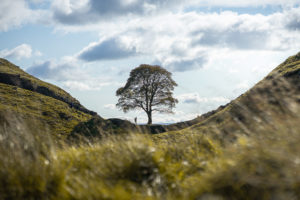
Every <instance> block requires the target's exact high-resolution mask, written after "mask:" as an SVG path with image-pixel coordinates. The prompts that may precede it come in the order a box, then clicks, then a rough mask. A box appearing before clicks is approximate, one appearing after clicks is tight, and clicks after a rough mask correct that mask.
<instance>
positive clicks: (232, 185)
mask: <svg viewBox="0 0 300 200" xmlns="http://www.w3.org/2000/svg"><path fill="white" fill-rule="evenodd" d="M298 55H299V54H298ZM298 55H297V56H294V57H291V58H289V59H288V61H286V62H285V64H282V65H280V66H279V67H278V68H276V69H275V70H274V71H273V72H271V73H270V75H268V76H267V77H266V78H265V79H264V80H262V81H261V82H260V83H258V84H257V85H256V86H255V87H254V88H252V89H251V90H249V91H248V92H246V93H245V94H244V95H241V96H240V97H239V98H237V99H236V100H234V101H232V102H231V103H230V104H229V105H228V106H226V107H225V108H223V109H220V110H218V111H217V112H213V113H211V114H210V115H208V116H207V117H205V118H204V119H203V120H204V121H201V122H200V123H197V124H195V125H193V126H192V127H190V128H186V129H183V130H180V131H173V132H167V133H163V134H157V135H146V134H137V133H135V134H120V135H103V137H102V140H100V141H98V142H96V143H94V144H89V145H84V144H82V145H80V144H77V146H65V147H64V148H59V149H57V148H55V145H53V144H52V142H51V139H49V138H50V137H48V136H47V134H43V133H37V134H32V132H30V131H23V132H20V131H19V132H17V131H16V132H9V131H7V130H6V129H5V128H4V129H3V130H4V131H2V133H1V134H0V199H128V200H130V199H149V200H150V199H163V200H174V199H175V200H176V199H184V200H185V199H199V200H240V199H246V200H256V199H260V200H269V199H274V200H286V199H291V200H294V199H295V200H296V199H300V145H299V142H300V134H299V133H300V124H299V122H300V116H299V115H300V108H299V107H300V106H299V104H300V101H299V99H300V98H299V94H300V93H299V90H300V86H299V83H300V75H299V69H300V66H299V65H298V64H297V62H298V61H299V58H297V57H299V56H298ZM99 120H102V118H99ZM0 121H1V120H0Z"/></svg>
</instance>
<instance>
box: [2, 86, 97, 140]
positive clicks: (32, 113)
mask: <svg viewBox="0 0 300 200" xmlns="http://www.w3.org/2000/svg"><path fill="white" fill-rule="evenodd" d="M0 94H1V96H0V116H3V117H4V118H6V119H7V121H11V120H12V119H13V118H20V119H18V121H21V123H22V124H24V122H26V124H29V125H30V126H31V127H32V128H31V130H30V131H34V132H37V131H40V132H48V133H51V134H52V136H54V137H55V138H61V139H64V138H65V137H66V136H67V135H68V134H69V133H70V132H71V131H72V130H73V128H74V127H75V126H76V125H77V124H78V123H80V122H83V121H87V120H88V119H90V118H91V116H90V115H88V114H85V113H83V112H80V111H78V110H76V109H75V108H70V106H69V105H68V104H66V103H64V102H62V101H59V100H56V99H53V98H51V97H48V96H44V95H41V94H39V93H35V92H32V91H29V90H25V89H22V88H18V87H14V86H10V85H6V84H2V83H0ZM11 123H12V124H11V126H12V128H14V127H15V124H13V123H14V122H11Z"/></svg>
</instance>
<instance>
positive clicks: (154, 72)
mask: <svg viewBox="0 0 300 200" xmlns="http://www.w3.org/2000/svg"><path fill="white" fill-rule="evenodd" d="M171 76H172V73H171V72H168V71H167V70H166V69H164V68H162V67H160V66H157V65H154V66H152V65H145V64H143V65H140V66H139V67H137V68H135V69H133V70H132V71H131V72H130V76H129V78H128V80H127V82H126V85H125V86H124V87H121V88H119V89H118V90H117V92H116V95H117V96H118V97H119V100H118V103H117V104H116V106H117V107H118V108H120V109H122V110H123V111H124V112H128V111H130V110H134V109H142V110H144V111H145V112H146V113H147V116H148V124H152V112H153V111H157V112H160V113H172V109H173V108H174V107H175V104H176V103H178V100H177V99H175V98H173V90H174V87H175V86H177V83H176V82H175V81H174V80H173V79H172V77H171Z"/></svg>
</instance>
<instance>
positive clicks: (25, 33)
mask: <svg viewBox="0 0 300 200" xmlns="http://www.w3.org/2000/svg"><path fill="white" fill-rule="evenodd" d="M0 13H1V14H0V57H2V58H6V59H8V60H9V61H11V62H13V63H15V64H16V65H18V66H20V67H21V68H22V69H23V70H25V71H26V72H28V73H30V74H32V75H34V76H36V77H38V78H39V79H41V80H44V81H47V82H50V83H52V84H55V85H57V86H59V87H61V88H63V89H64V90H66V91H67V92H68V93H70V94H71V95H72V96H73V97H75V98H76V99H78V100H79V101H80V102H81V104H83V105H84V106H85V107H87V108H88V109H90V110H93V111H96V112H97V113H98V114H99V115H100V116H102V117H104V118H121V119H128V120H130V121H133V119H134V118H135V117H137V118H138V123H146V122H147V117H146V114H145V113H143V111H141V110H136V111H131V112H129V113H123V112H122V111H120V110H118V109H117V108H116V107H115V104H116V103H117V101H118V99H117V97H116V96H115V92H116V90H117V89H118V88H119V87H122V86H124V85H125V83H126V80H127V78H128V77H129V73H130V71H131V70H132V69H134V68H136V67H138V66H139V65H140V64H151V65H160V66H162V67H163V68H165V69H167V70H168V71H170V72H172V77H173V79H174V80H175V81H176V82H177V84H178V87H176V88H175V90H174V96H175V97H176V98H177V99H178V100H179V103H178V104H177V106H176V108H175V109H174V114H159V113H154V114H153V122H154V123H174V122H179V121H185V120H190V119H193V118H195V117H196V116H198V115H201V114H203V113H206V112H208V111H210V110H213V109H216V108H218V107H219V106H220V105H224V104H226V103H228V102H230V101H231V100H233V99H235V98H237V97H238V96H239V95H241V94H242V93H244V92H245V91H247V90H248V89H250V88H251V87H252V86H253V85H255V84H256V83H257V82H258V81H260V80H261V79H262V78H263V77H265V76H266V75H267V74H268V73H269V72H270V71H271V70H272V69H274V68H275V67H276V66H277V65H279V64H280V63H281V62H283V61H284V60H285V59H286V58H287V57H289V56H291V55H294V54H296V53H297V52H299V51H300V0H264V1H262V0H238V1H237V0H14V1H11V0H1V4H0Z"/></svg>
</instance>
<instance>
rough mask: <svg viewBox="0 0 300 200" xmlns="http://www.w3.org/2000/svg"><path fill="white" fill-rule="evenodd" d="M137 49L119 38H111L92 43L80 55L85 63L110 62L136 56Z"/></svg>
mask: <svg viewBox="0 0 300 200" xmlns="http://www.w3.org/2000/svg"><path fill="white" fill-rule="evenodd" d="M136 53H137V52H136V49H135V47H134V46H130V44H126V43H125V42H123V41H122V40H120V39H119V38H109V39H106V40H103V41H100V42H98V43H91V44H89V45H88V46H87V47H85V48H84V49H83V50H82V51H81V52H80V53H79V55H78V58H80V59H82V60H85V61H88V62H89V61H97V60H109V59H111V60H112V59H114V60H115V59H121V58H128V57H130V56H133V55H135V54H136Z"/></svg>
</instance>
